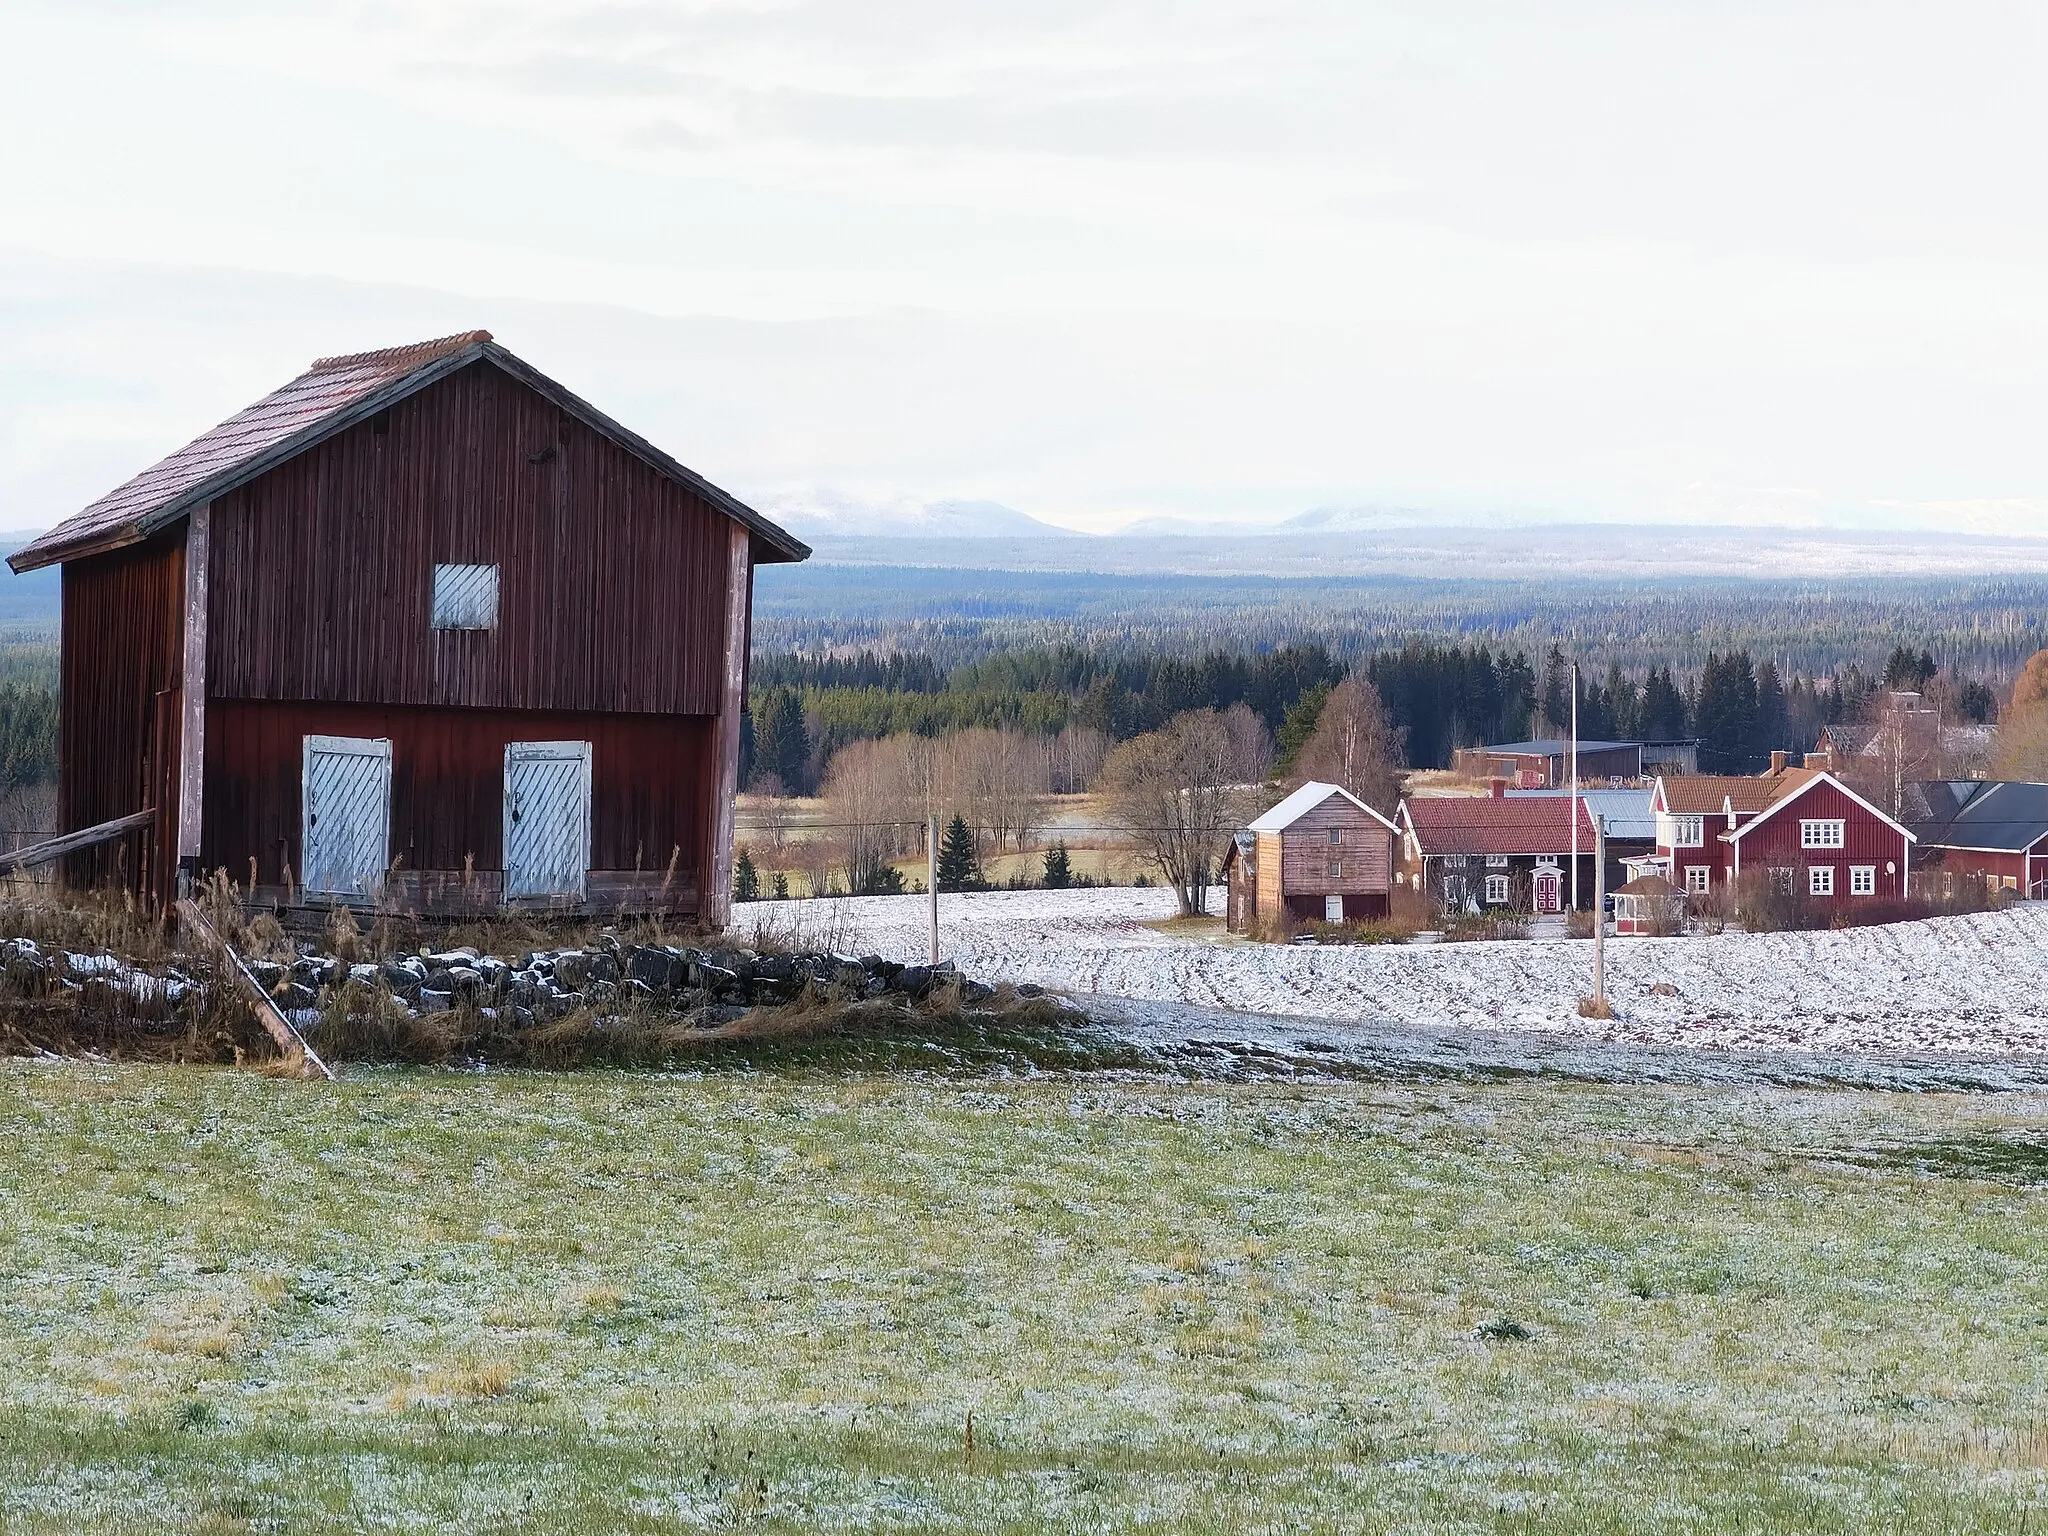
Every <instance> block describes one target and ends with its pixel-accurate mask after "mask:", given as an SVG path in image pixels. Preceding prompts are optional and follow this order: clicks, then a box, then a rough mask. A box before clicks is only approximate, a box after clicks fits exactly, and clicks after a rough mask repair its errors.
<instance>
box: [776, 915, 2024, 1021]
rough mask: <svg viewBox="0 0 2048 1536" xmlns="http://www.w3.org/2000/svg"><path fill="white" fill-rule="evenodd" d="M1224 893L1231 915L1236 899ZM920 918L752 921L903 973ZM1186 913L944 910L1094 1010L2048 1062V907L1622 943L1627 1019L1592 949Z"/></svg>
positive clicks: (997, 976) (993, 956) (979, 965)
mask: <svg viewBox="0 0 2048 1536" xmlns="http://www.w3.org/2000/svg"><path fill="white" fill-rule="evenodd" d="M1210 894H1211V897H1212V901H1211V908H1212V910H1214V911H1218V912H1220V911H1221V910H1222V896H1223V893H1222V892H1221V891H1220V890H1219V891H1212V892H1211V893H1210ZM925 902H926V899H925V898H923V897H918V896H873V897H856V898H841V899H839V900H836V901H815V902H811V901H799V902H760V903H756V904H753V905H750V906H742V907H740V908H738V909H737V910H738V912H739V913H740V914H741V916H740V918H739V921H740V922H741V924H742V925H743V926H744V925H745V924H746V923H749V922H751V923H753V924H755V925H757V926H759V927H760V928H762V929H763V930H765V931H770V932H784V933H792V932H793V933H797V934H803V935H809V936H811V937H813V938H815V939H817V940H819V941H822V942H825V943H829V944H836V945H838V946H840V947H843V948H847V949H854V950H873V951H874V952H876V953H880V954H884V955H888V956H890V957H892V958H897V959H906V960H907V959H915V958H918V957H920V956H922V955H923V954H924V953H925V952H926V946H927V942H928V941H927V938H926V932H927V929H926V923H927V916H926V904H925ZM1173 911H1174V903H1173V896H1172V893H1171V892H1169V891H1164V890H1159V889H1150V890H1133V889H1129V888H1121V889H1119V888H1111V889H1105V890H1087V891H988V892H977V893H972V894H963V895H947V896H942V897H940V922H941V929H942V934H943V942H944V944H945V948H946V953H947V954H949V955H953V956H956V957H957V958H958V959H959V961H960V964H961V965H962V967H963V968H965V969H966V970H967V971H968V972H970V973H971V974H973V975H976V976H982V977H986V978H988V979H989V980H1003V981H1017V982H1026V981H1029V982H1038V983H1040V984H1042V985H1044V986H1048V987H1057V988H1061V989H1063V990H1067V991H1071V992H1073V993H1075V994H1076V995H1077V996H1079V997H1081V998H1082V999H1083V1000H1084V1001H1085V999H1086V997H1087V995H1088V994H1091V993H1099V994H1103V995H1106V996H1114V997H1122V998H1140V999H1149V1000H1153V1001H1159V1002H1184V1003H1195V1004H1205V1005H1209V1006H1212V1007H1219V1008H1227V1009H1234V1010H1237V1011H1240V1012H1244V1013H1248V1014H1268V1015H1283V1016H1285V1015H1292V1016H1298V1017H1306V1018H1316V1019H1324V1020H1328V1019H1349V1020H1355V1021H1357V1022H1359V1023H1361V1024H1365V1025H1372V1024H1381V1023H1389V1024H1405V1025H1424V1026H1431V1025H1452V1026H1468V1027H1472V1028H1478V1029H1512V1030H1534V1031H1546V1032H1556V1033H1565V1034H1571V1035H1578V1036H1583V1037H1587V1038H1593V1039H1618V1040H1625V1041H1632V1042H1636V1043H1641V1044H1651V1045H1679V1046H1694V1047H1704V1048H1709V1049H1716V1050H1773V1049H1784V1048H1795V1049H1810V1050H1830V1051H1832V1050H1849V1051H1916V1052H1939V1051H1955V1052H1964V1053H1968V1054H1971V1055H1996V1054H2001V1053H2007V1052H2015V1051H2018V1052H2028V1053H2037V1052H2048V903H2028V904H2025V905H2021V906H2016V907H2013V908H2010V909H2008V910H2007V911H2005V912H2001V913H1987V914H1984V915H1981V916H1976V917H1955V918H1939V919H1936V920H1933V921H1931V922H1917V923H1898V924H1893V925H1891V926H1888V927H1879V928H1850V929H1843V930H1840V931H1838V932H1822V933H1767V934H1745V933H1724V934H1720V935H1717V936H1714V937H1699V936H1694V937H1688V938H1677V939H1635V938H1631V939H1622V940H1615V941H1612V942H1610V943H1609V945H1608V946H1607V955H1608V988H1609V992H1610V995H1611V996H1612V998H1613V1001H1614V1005H1615V1012H1616V1017H1615V1018H1614V1019H1613V1020H1612V1021H1605V1020H1593V1019H1585V1018H1581V1017H1580V1016H1579V1013H1578V1009H1577V1000H1578V999H1579V997H1581V996H1582V995H1583V994H1585V993H1586V992H1587V991H1589V990H1590V989H1591V986H1592V958H1593V956H1592V950H1593V946H1592V944H1591V943H1590V942H1589V941H1586V940H1562V939H1561V940H1557V941H1552V942H1545V941H1534V940H1514V941H1503V942H1496V943H1478V944H1438V945H1375V946H1364V947H1355V948H1339V947H1331V948H1313V949H1312V948H1290V947H1282V946H1277V945H1271V944H1250V943H1237V942H1215V939H1217V938H1220V937H1221V935H1220V933H1218V934H1214V935H1209V936H1206V937H1191V936H1190V935H1188V934H1187V933H1185V932H1182V931H1163V930H1162V927H1157V926H1151V925H1152V924H1163V925H1164V928H1165V929H1167V930H1172V929H1173V928H1174V926H1175V925H1172V924H1169V923H1165V920H1166V919H1168V918H1170V917H1171V916H1172V915H1173ZM1218 926H1219V927H1220V925H1218ZM1660 984H1661V986H1663V987H1664V988H1665V989H1667V990H1665V991H1661V992H1660V991H1658V990H1656V989H1657V988H1658V987H1659V986H1660Z"/></svg>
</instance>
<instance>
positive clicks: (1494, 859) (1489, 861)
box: [1486, 853, 1508, 869]
mask: <svg viewBox="0 0 2048 1536" xmlns="http://www.w3.org/2000/svg"><path fill="white" fill-rule="evenodd" d="M1486 867H1487V868H1488V869H1506V868H1507V867H1508V856H1507V855H1506V854H1504V853H1489V854H1488V855H1487V856H1486Z"/></svg>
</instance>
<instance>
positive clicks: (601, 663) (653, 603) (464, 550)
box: [206, 362, 733, 716]
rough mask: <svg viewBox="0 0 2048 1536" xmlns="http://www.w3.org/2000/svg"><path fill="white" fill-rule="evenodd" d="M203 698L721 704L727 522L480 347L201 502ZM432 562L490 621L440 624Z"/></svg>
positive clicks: (592, 707) (594, 706)
mask: <svg viewBox="0 0 2048 1536" xmlns="http://www.w3.org/2000/svg"><path fill="white" fill-rule="evenodd" d="M210 521H211V528H210V539H209V543H210V546H211V550H210V572H209V580H208V589H209V591H208V596H209V615H208V625H207V636H206V642H207V643H206V655H207V675H208V680H209V694H210V696H211V697H212V698H215V699H270V700H300V701H315V702H329V703H367V702H375V703H382V704H406V705H441V706H459V707H464V708H472V709H528V710H574V711H583V712H604V713H663V714H685V715H705V716H710V715H715V714H717V713H718V712H719V710H720V707H721V704H722V702H723V694H724V685H725V681H726V679H725V667H724V660H725V647H726V637H727V628H728V626H727V622H726V603H727V591H728V588H729V575H730V559H729V549H730V533H729V530H730V529H731V528H732V526H733V524H732V522H731V520H730V519H729V518H727V517H726V516H725V515H724V514H723V513H721V512H719V511H717V510H715V509H714V508H713V507H712V506H711V504H710V503H709V502H708V501H707V500H706V499H705V498H704V497H703V496H702V495H701V494H699V493H698V492H696V491H694V490H692V489H690V488H689V487H687V486H684V485H679V484H677V483H676V482H675V481H672V480H670V479H669V478H667V477H666V476H664V475H662V474H661V473H659V472H658V471H656V470H655V469H653V468H652V467H651V466H649V465H648V464H646V463H645V462H644V461H642V460H641V459H639V458H637V457H636V456H634V455H632V454H630V453H627V452H626V451H625V450H624V449H621V448H619V447H617V446H615V445H614V444H612V443H611V442H609V441H608V440H606V439H605V438H603V437H601V436H599V435H598V434H597V433H595V432H593V431H591V430H590V429H589V428H587V427H585V426H584V425H583V424H582V423H580V422H579V421H577V420H575V419H574V418H572V417H570V416H567V415H566V414H565V413H563V412H562V411H561V410H560V409H558V408H557V407H556V406H555V405H554V403H553V402H551V401H549V400H548V399H547V398H546V397H545V396H543V395H541V394H540V393H539V392H538V391H536V390H533V389H531V388H529V387H528V386H527V385H525V384H524V383H522V382H520V381H519V380H516V379H514V378H512V377H510V376H509V375H507V374H505V373H503V372H502V371H500V370H499V369H497V368H495V367H492V366H490V365H489V364H486V363H482V362H479V363H476V364H472V365H471V366H469V367H467V368H464V369H462V370H460V371H458V372H456V373H454V374H452V375H450V376H449V377H448V378H445V379H442V380H440V381H439V382H437V383H435V384H432V385H430V386H428V387H427V388H425V389H422V390H420V391H419V392H418V393H416V394H414V395H411V396H409V397H407V398H406V399H404V400H402V401H400V402H399V403H397V404H396V405H394V406H392V407H391V408H389V409H388V410H386V411H384V412H382V413H381V414H379V415H378V416H376V417H373V418H371V419H370V420H368V421H365V422H361V423H359V424H357V425H356V426H353V427H350V428H348V429H347V430H345V431H343V432H341V433H338V434H337V435H336V436H334V437H332V438H329V439H328V440H327V441H325V442H322V443H319V444H317V445H315V446H314V447H312V448H310V449H308V450H307V451H306V452H305V453H303V454H301V455H299V456H298V457H296V458H294V459H291V460H289V461H287V462H286V463H284V464H282V465H279V466H278V467H277V468H275V469H273V470H271V471H269V472H268V473H266V474H264V475H261V476H259V477H258V478H257V479H255V480H253V481H251V482H250V483H249V484H248V485H245V486H243V487H241V488H240V489H238V490H234V491H230V492H228V493H227V494H225V495H223V496H222V497H220V498H219V499H218V500H216V501H215V502H214V503H213V504H212V509H211V517H210ZM436 563H463V564H469V563H474V564H496V565H497V566H498V567H499V571H500V583H499V591H498V605H499V606H498V624H497V627H496V628H495V629H492V630H436V629H434V628H433V627H432V624H431V622H430V618H431V594H432V584H433V567H434V565H435V564H436Z"/></svg>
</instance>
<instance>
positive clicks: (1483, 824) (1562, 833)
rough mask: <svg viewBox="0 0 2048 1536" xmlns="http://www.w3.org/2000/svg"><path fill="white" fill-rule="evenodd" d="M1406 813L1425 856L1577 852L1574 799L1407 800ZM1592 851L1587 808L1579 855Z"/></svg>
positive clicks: (1487, 797) (1450, 797) (1403, 808)
mask: <svg viewBox="0 0 2048 1536" xmlns="http://www.w3.org/2000/svg"><path fill="white" fill-rule="evenodd" d="M1401 813H1402V817H1403V819H1404V820H1405V821H1406V823H1407V825H1408V827H1409V828H1410V829H1411V830H1412V831H1413V832H1414V834H1415V841H1416V843H1417V844H1418V845H1419V846H1420V847H1421V849H1422V852H1423V853H1425V854H1431V855H1434V854H1443V853H1522V854H1533V853H1555V854H1569V853H1570V852H1571V851H1572V803H1571V798H1570V796H1564V797H1561V798H1553V799H1542V800H1520V799H1518V800H1497V799H1495V798H1493V797H1492V796H1490V795H1455V796H1453V795H1446V796H1443V797H1441V798H1430V799H1413V798H1411V799H1407V800H1404V801H1402V802H1401ZM1592 851H1593V824H1592V822H1591V821H1590V820H1589V819H1588V814H1587V812H1586V811H1585V810H1584V809H1583V808H1582V809H1581V811H1580V815H1579V852H1581V853H1591V852H1592Z"/></svg>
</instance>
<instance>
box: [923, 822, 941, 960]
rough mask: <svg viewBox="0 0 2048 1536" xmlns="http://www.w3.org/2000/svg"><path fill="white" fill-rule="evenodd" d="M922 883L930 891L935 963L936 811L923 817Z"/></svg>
mask: <svg viewBox="0 0 2048 1536" xmlns="http://www.w3.org/2000/svg"><path fill="white" fill-rule="evenodd" d="M924 883H925V885H926V886H927V888H929V889H930V891H931V903H932V906H931V919H932V923H931V927H932V958H931V963H932V964H933V965H937V964H938V963H939V818H938V816H937V814H936V813H934V814H933V815H931V816H929V817H927V818H926V819H925V826H924Z"/></svg>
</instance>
